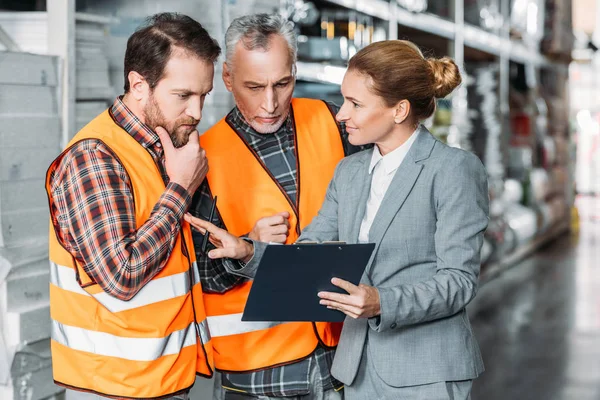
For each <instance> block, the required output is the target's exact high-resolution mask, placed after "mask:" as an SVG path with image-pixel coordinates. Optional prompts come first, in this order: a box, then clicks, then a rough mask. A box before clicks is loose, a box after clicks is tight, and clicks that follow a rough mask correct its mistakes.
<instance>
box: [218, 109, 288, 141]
mask: <svg viewBox="0 0 600 400" xmlns="http://www.w3.org/2000/svg"><path fill="white" fill-rule="evenodd" d="M293 114H294V112H293V110H292V105H291V104H290V112H289V114H288V116H287V118H286V119H285V122H284V123H283V124H282V125H281V126H280V127H279V129H277V131H276V132H275V133H272V135H276V136H281V135H287V134H289V133H290V132H292V131H293V126H294V123H293V120H292V118H293ZM228 118H229V121H230V122H231V124H233V126H234V127H236V128H237V129H240V130H241V131H242V132H243V133H245V134H247V135H250V136H251V137H252V138H253V139H254V140H256V141H258V140H261V139H263V140H264V139H265V138H267V137H268V136H269V135H265V134H262V133H258V132H256V130H254V128H253V127H252V126H251V125H250V124H248V123H247V122H246V119H245V118H244V116H243V115H242V113H241V112H240V109H239V108H238V107H237V106H235V107H234V108H233V110H231V112H230V113H229V115H228Z"/></svg>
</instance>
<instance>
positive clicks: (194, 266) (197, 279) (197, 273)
mask: <svg viewBox="0 0 600 400" xmlns="http://www.w3.org/2000/svg"><path fill="white" fill-rule="evenodd" d="M192 275H193V276H194V280H193V281H192V286H193V285H195V284H197V283H200V271H199V270H198V264H197V263H196V261H194V262H193V263H192Z"/></svg>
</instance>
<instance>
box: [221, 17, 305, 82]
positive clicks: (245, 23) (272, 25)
mask: <svg viewBox="0 0 600 400" xmlns="http://www.w3.org/2000/svg"><path fill="white" fill-rule="evenodd" d="M271 35H281V37H283V38H284V39H285V41H286V42H287V44H288V48H289V52H290V57H291V60H292V73H294V74H295V73H296V57H297V53H298V39H297V37H296V33H295V32H294V24H293V23H292V22H291V21H288V20H286V19H285V18H284V17H282V16H281V15H279V14H253V15H244V16H242V17H238V18H236V19H234V20H233V22H232V23H231V25H229V28H227V32H226V33H225V62H226V63H227V65H228V66H229V67H231V66H232V60H233V54H234V52H235V46H236V45H237V44H238V42H239V41H240V40H241V41H242V44H243V46H244V48H246V50H254V49H261V50H268V49H269V40H270V39H271Z"/></svg>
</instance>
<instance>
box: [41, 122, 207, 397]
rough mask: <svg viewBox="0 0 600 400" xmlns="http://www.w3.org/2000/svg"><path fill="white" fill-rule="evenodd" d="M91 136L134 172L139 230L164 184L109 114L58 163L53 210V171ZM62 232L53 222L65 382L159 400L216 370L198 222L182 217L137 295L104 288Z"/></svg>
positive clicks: (56, 342)
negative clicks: (195, 237)
mask: <svg viewBox="0 0 600 400" xmlns="http://www.w3.org/2000/svg"><path fill="white" fill-rule="evenodd" d="M86 139H98V140H101V141H102V142H103V143H104V144H105V145H106V146H108V147H109V148H110V149H111V150H112V151H113V152H114V153H115V154H116V156H117V157H118V159H119V161H120V162H121V164H122V165H123V167H124V168H125V170H126V171H127V174H128V175H129V179H130V182H131V189H132V192H133V197H134V203H135V218H136V224H137V227H138V228H139V227H140V226H141V225H142V224H144V223H145V222H146V221H147V220H148V218H149V216H150V214H151V212H152V209H153V208H154V206H155V205H156V203H157V202H158V199H159V198H160V196H161V194H162V193H163V192H164V191H165V185H164V182H163V180H162V176H161V174H160V171H159V169H158V167H157V165H156V163H155V162H154V160H153V159H152V157H151V156H150V154H149V153H148V152H147V150H146V149H144V148H143V147H142V146H141V145H140V144H139V143H138V142H137V141H136V140H135V139H133V138H132V137H131V136H130V135H129V134H127V133H126V132H125V131H124V130H123V129H122V128H121V127H119V126H118V125H117V124H116V123H115V122H114V121H113V119H112V118H111V116H110V114H109V113H108V111H105V112H104V113H102V114H101V115H99V116H98V117H97V118H95V119H94V120H93V121H92V122H90V123H89V124H88V125H87V126H85V127H84V128H83V129H82V130H81V131H80V132H79V133H78V134H77V135H76V136H75V137H74V138H73V140H72V141H71V143H70V144H69V145H68V146H67V150H65V152H63V153H62V154H61V155H60V156H58V158H56V160H54V161H53V162H52V164H51V165H50V168H49V169H48V173H47V176H46V190H47V191H48V199H49V202H50V207H51V208H50V209H52V203H53V198H52V194H51V188H50V176H51V174H52V173H53V171H55V170H56V168H57V166H58V165H59V163H61V162H62V160H63V157H64V155H65V153H66V151H68V149H69V148H70V147H71V146H73V145H74V144H75V143H77V142H79V141H81V140H86ZM55 229H58V227H55V226H53V223H52V219H51V222H50V268H51V279H50V314H51V319H52V341H51V350H52V367H53V374H54V381H55V382H56V383H57V384H59V385H62V386H65V387H68V388H72V389H75V390H82V391H90V392H94V393H97V394H100V395H102V396H107V397H116V398H155V397H163V396H169V395H173V394H175V393H179V392H182V391H185V390H187V389H189V388H190V387H191V386H192V385H193V384H194V381H195V377H196V373H198V374H201V375H205V376H212V371H213V354H212V343H211V339H210V335H209V332H208V328H207V322H206V314H205V310H204V302H203V297H202V288H201V285H200V279H199V276H198V272H197V266H196V257H195V254H194V249H193V242H192V234H191V229H190V226H189V224H187V223H186V222H184V223H183V225H182V232H181V234H179V235H178V236H177V240H176V242H175V245H174V246H173V250H172V252H171V255H170V256H169V259H168V261H167V263H166V265H165V266H164V267H163V269H162V270H161V271H160V272H159V273H158V274H157V275H156V276H155V277H154V278H153V279H152V280H151V281H150V282H148V283H147V284H146V286H144V287H143V288H142V289H141V290H140V291H139V292H138V293H137V294H136V295H135V296H134V297H133V298H132V299H131V300H129V301H122V300H119V299H117V298H115V297H112V296H110V295H108V294H107V293H105V292H104V291H103V290H102V289H101V288H100V286H99V285H97V284H95V283H94V282H93V281H92V280H91V279H90V277H89V276H88V275H87V274H86V273H85V271H84V270H83V268H82V266H81V265H80V263H79V262H77V261H76V260H75V258H74V257H73V256H72V255H71V254H70V253H69V252H68V251H67V250H65V248H64V247H63V246H62V245H61V243H60V242H59V241H58V239H57V235H56V234H55ZM182 239H183V241H182ZM186 253H187V256H186ZM198 336H200V338H198Z"/></svg>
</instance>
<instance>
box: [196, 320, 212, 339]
mask: <svg viewBox="0 0 600 400" xmlns="http://www.w3.org/2000/svg"><path fill="white" fill-rule="evenodd" d="M197 325H198V334H199V335H200V340H201V341H202V343H204V344H206V343H208V342H210V339H211V337H210V330H209V329H208V322H207V321H206V320H204V321H202V322H200V323H199V324H197Z"/></svg>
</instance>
